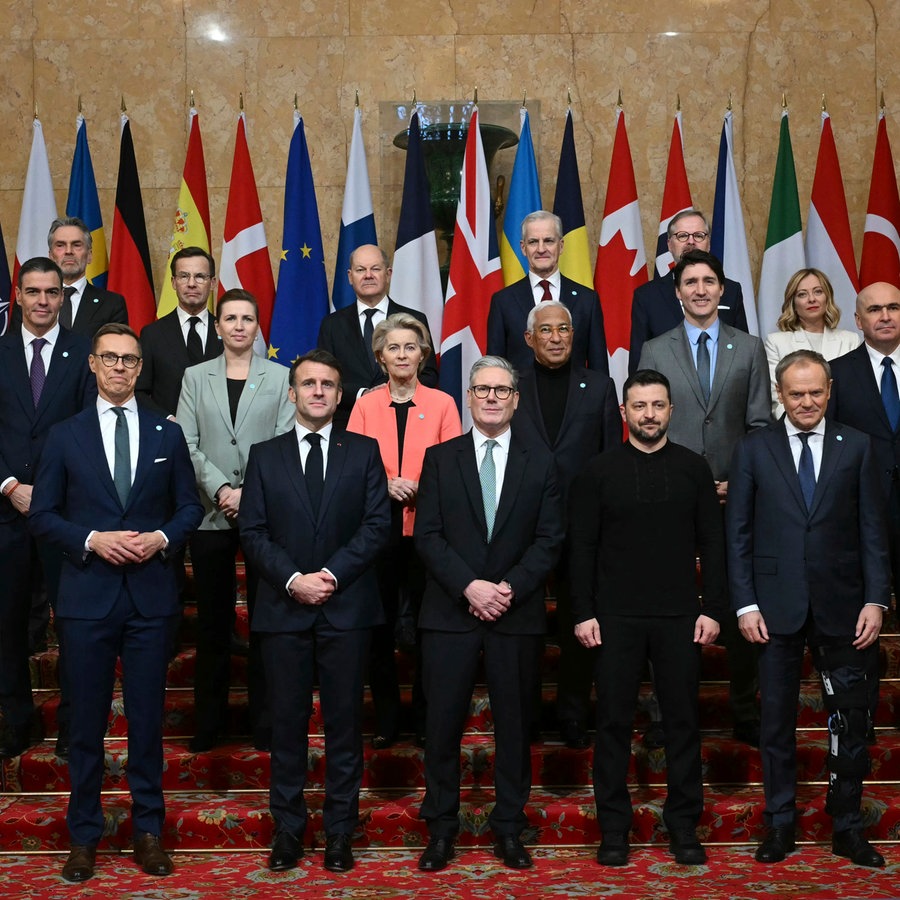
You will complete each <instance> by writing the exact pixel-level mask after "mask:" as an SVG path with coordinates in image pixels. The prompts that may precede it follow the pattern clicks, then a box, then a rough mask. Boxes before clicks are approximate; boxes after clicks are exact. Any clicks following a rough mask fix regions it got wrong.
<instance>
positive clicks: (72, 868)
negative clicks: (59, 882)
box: [62, 844, 97, 884]
mask: <svg viewBox="0 0 900 900" xmlns="http://www.w3.org/2000/svg"><path fill="white" fill-rule="evenodd" d="M96 856H97V848H96V847H95V846H94V845H93V844H82V845H78V844H73V845H72V848H71V849H70V850H69V858H68V859H67V860H66V862H65V865H64V866H63V868H62V877H63V878H64V879H65V880H66V881H70V882H72V884H80V883H81V882H82V881H87V880H88V878H93V877H94V860H95V859H96Z"/></svg>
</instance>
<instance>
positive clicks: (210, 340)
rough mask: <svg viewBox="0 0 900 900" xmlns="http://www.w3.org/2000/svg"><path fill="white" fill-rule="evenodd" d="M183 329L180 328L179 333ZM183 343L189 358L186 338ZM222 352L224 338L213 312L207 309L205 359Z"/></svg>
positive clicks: (185, 353) (212, 357) (214, 356)
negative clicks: (218, 329) (217, 326)
mask: <svg viewBox="0 0 900 900" xmlns="http://www.w3.org/2000/svg"><path fill="white" fill-rule="evenodd" d="M180 331H181V329H180V328H179V333H180ZM181 343H182V344H183V345H184V355H185V358H187V344H186V343H185V341H184V339H182V341H181ZM221 352H222V340H221V338H220V337H219V335H218V332H217V331H216V320H215V318H214V317H213V314H212V313H211V312H209V311H208V310H207V313H206V347H205V348H204V351H203V359H204V361H205V360H207V359H215V358H216V357H217V356H218V355H219V354H220V353H221Z"/></svg>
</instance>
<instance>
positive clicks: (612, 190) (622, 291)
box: [594, 108, 647, 396]
mask: <svg viewBox="0 0 900 900" xmlns="http://www.w3.org/2000/svg"><path fill="white" fill-rule="evenodd" d="M646 281H647V257H646V254H645V252H644V233H643V231H642V226H641V210H640V207H639V205H638V193H637V183H636V182H635V180H634V165H633V163H632V161H631V148H630V147H629V145H628V132H627V130H626V128H625V112H624V110H622V109H621V108H619V109H617V110H616V136H615V140H614V143H613V152H612V160H611V161H610V164H609V181H608V182H607V185H606V204H605V205H604V207H603V224H602V225H601V226H600V243H599V245H598V247H597V265H596V269H595V272H594V288H595V290H596V291H597V295H598V296H599V297H600V306H601V307H602V308H603V323H604V329H605V331H606V346H607V350H608V352H609V374H610V375H611V376H612V378H613V380H614V381H615V382H616V388H617V389H618V392H619V395H620V396H621V394H622V385H623V384H624V383H625V379H626V378H627V377H628V348H629V346H630V344H631V298H632V295H633V294H634V292H635V289H637V288H638V287H640V286H641V285H642V284H644V283H645V282H646Z"/></svg>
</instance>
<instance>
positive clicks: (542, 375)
mask: <svg viewBox="0 0 900 900" xmlns="http://www.w3.org/2000/svg"><path fill="white" fill-rule="evenodd" d="M571 372H572V360H571V359H570V360H569V361H568V362H567V363H565V364H564V365H562V366H560V367H559V368H558V369H548V368H547V367H546V366H542V365H541V364H540V363H539V362H538V361H537V360H535V361H534V378H535V383H536V384H537V395H538V403H539V404H540V407H541V416H542V417H543V419H544V428H546V429H547V437H548V438H550V445H551V446H552V445H553V444H555V443H556V438H557V436H558V435H559V429H560V428H561V427H562V423H563V418H564V417H565V414H566V400H567V399H568V396H569V375H570V374H571Z"/></svg>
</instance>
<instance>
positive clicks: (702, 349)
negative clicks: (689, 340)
mask: <svg viewBox="0 0 900 900" xmlns="http://www.w3.org/2000/svg"><path fill="white" fill-rule="evenodd" d="M708 341H709V335H708V334H707V333H706V332H705V331H701V332H700V337H699V338H698V339H697V377H698V378H699V379H700V390H701V392H702V393H703V402H704V403H709V347H707V346H706V344H707V342H708Z"/></svg>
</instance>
